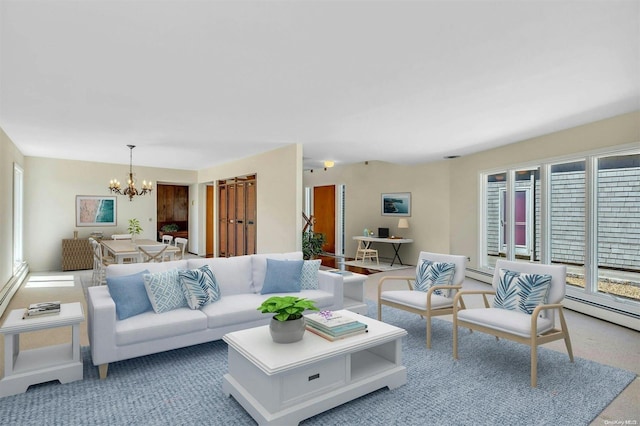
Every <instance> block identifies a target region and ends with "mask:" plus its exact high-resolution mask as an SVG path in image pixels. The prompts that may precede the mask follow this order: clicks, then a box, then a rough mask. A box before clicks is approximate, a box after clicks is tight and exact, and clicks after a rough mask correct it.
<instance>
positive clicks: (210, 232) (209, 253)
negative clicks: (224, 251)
mask: <svg viewBox="0 0 640 426" xmlns="http://www.w3.org/2000/svg"><path fill="white" fill-rule="evenodd" d="M214 198H215V197H214V196H213V185H207V201H206V202H207V225H206V231H205V232H206V233H207V238H206V248H205V255H206V257H213V242H214V241H215V238H214V237H215V234H214V232H215V229H214V226H213V212H214V211H215V210H214V203H215V200H214Z"/></svg>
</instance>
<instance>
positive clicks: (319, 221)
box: [313, 185, 336, 254]
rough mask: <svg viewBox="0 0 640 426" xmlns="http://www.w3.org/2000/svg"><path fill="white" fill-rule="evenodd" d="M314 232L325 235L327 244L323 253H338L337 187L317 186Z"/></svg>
mask: <svg viewBox="0 0 640 426" xmlns="http://www.w3.org/2000/svg"><path fill="white" fill-rule="evenodd" d="M313 217H314V218H315V225H314V226H313V230H314V232H319V233H321V234H324V236H325V243H324V245H323V246H322V251H324V252H326V253H333V254H335V252H336V187H335V185H326V186H316V187H314V188H313Z"/></svg>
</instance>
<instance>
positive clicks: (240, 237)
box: [218, 175, 257, 257]
mask: <svg viewBox="0 0 640 426" xmlns="http://www.w3.org/2000/svg"><path fill="white" fill-rule="evenodd" d="M256 190H257V179H256V175H249V176H241V177H235V178H231V179H225V180H220V181H218V256H219V257H231V256H241V255H245V254H255V253H256Z"/></svg>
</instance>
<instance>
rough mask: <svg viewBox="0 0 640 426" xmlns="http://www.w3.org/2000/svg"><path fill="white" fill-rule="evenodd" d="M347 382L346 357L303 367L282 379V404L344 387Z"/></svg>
mask: <svg viewBox="0 0 640 426" xmlns="http://www.w3.org/2000/svg"><path fill="white" fill-rule="evenodd" d="M345 381H346V357H345V356H339V357H336V358H334V359H330V360H327V361H323V362H319V363H316V364H314V365H310V366H308V367H301V368H299V369H297V370H295V371H293V372H292V373H291V374H287V375H285V376H284V377H282V387H281V389H282V398H281V401H282V404H283V405H287V404H289V403H294V402H295V401H297V400H299V399H306V398H309V397H310V396H313V395H314V394H316V393H324V392H326V391H327V390H328V389H331V388H335V387H338V386H342V385H343V384H344V383H345Z"/></svg>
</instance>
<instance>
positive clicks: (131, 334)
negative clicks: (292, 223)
mask: <svg viewBox="0 0 640 426" xmlns="http://www.w3.org/2000/svg"><path fill="white" fill-rule="evenodd" d="M267 258H270V259H289V260H299V259H302V253H301V252H293V253H277V254H257V255H248V256H237V257H230V258H206V259H205V258H197V259H186V260H177V261H172V262H162V263H132V264H118V265H110V266H109V267H107V278H108V277H115V276H124V275H130V274H134V273H137V272H141V271H144V270H145V269H148V270H149V272H151V273H154V272H161V271H167V270H170V269H173V268H179V269H195V268H199V267H201V266H203V265H209V268H210V269H211V270H212V271H213V272H214V274H215V277H216V281H217V283H218V285H219V288H220V293H221V297H220V300H218V301H216V302H214V303H211V304H209V305H205V306H203V307H202V308H201V309H197V310H192V309H189V308H188V307H186V308H179V309H175V310H172V311H169V312H164V313H161V314H157V313H155V312H154V311H147V312H144V313H142V314H139V315H135V316H132V317H130V318H126V319H123V320H118V319H117V316H116V306H115V302H114V301H113V299H112V298H111V295H110V294H109V289H108V287H107V286H97V287H90V288H89V289H88V294H87V310H88V327H89V330H88V331H89V341H90V344H91V356H92V359H93V364H94V365H96V366H98V367H99V372H100V377H101V378H105V377H106V376H107V368H108V365H109V363H110V362H114V361H120V360H124V359H129V358H135V357H139V356H143V355H148V354H152V353H157V352H162V351H166V350H170V349H176V348H181V347H185V346H190V345H195V344H199V343H203V342H208V341H213V340H218V339H221V338H222V337H223V336H224V335H225V334H226V333H229V332H232V331H236V330H241V329H246V328H251V327H256V326H260V325H265V324H268V323H269V321H270V320H271V315H269V314H263V313H261V312H260V311H258V310H257V307H258V306H260V304H261V303H262V301H263V300H266V299H267V298H269V297H271V296H279V295H293V296H296V297H302V298H306V299H310V300H313V301H315V302H316V306H317V307H318V308H319V309H321V310H325V309H326V310H337V309H342V303H343V279H342V276H340V275H337V274H332V273H329V272H325V271H322V270H320V271H318V282H319V286H318V289H317V290H301V291H300V292H299V293H274V294H264V295H262V294H260V291H261V289H262V284H263V282H264V279H265V274H266V269H267Z"/></svg>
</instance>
